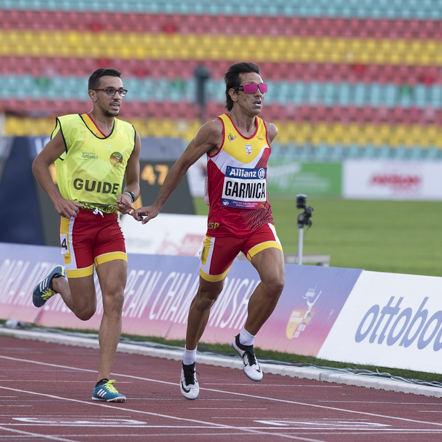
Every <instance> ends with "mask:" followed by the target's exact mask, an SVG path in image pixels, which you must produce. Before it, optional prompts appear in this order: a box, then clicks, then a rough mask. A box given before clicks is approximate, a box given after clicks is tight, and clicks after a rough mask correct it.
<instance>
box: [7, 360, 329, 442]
mask: <svg viewBox="0 0 442 442" xmlns="http://www.w3.org/2000/svg"><path fill="white" fill-rule="evenodd" d="M0 357H2V356H0ZM76 370H78V369H76ZM87 371H89V370H87ZM118 376H120V375H118ZM161 382H162V383H167V384H171V385H176V384H174V383H172V382H163V381H161ZM0 389H3V390H9V391H15V392H17V393H25V394H31V395H35V396H43V397H46V398H51V399H57V400H61V401H69V402H75V403H77V404H82V405H92V406H98V407H104V408H110V409H112V410H114V411H115V405H109V404H107V403H102V402H88V401H82V400H79V399H72V398H66V397H61V396H55V395H53V394H47V393H38V392H34V391H27V390H21V389H18V388H10V387H3V386H0ZM118 408H119V410H124V411H125V412H132V413H137V414H143V415H148V416H155V417H162V418H165V419H172V420H177V421H186V422H193V423H196V424H200V425H206V426H211V427H213V428H218V429H227V430H236V431H239V432H245V433H253V434H260V435H261V434H262V435H269V434H271V435H272V436H274V437H282V438H286V439H295V440H302V441H305V442H325V441H322V440H319V439H311V438H304V437H298V436H292V435H286V434H282V433H281V434H275V433H269V432H267V431H260V430H251V429H248V428H242V427H235V426H233V425H224V424H216V423H214V422H205V421H202V420H197V419H188V418H182V417H177V416H172V415H167V414H161V413H153V412H150V411H142V410H134V409H131V408H124V407H123V406H120V407H118Z"/></svg>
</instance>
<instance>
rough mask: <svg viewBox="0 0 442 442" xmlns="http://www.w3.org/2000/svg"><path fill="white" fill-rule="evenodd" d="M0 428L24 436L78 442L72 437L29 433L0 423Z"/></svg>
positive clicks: (62, 441)
mask: <svg viewBox="0 0 442 442" xmlns="http://www.w3.org/2000/svg"><path fill="white" fill-rule="evenodd" d="M0 430H4V431H10V432H11V433H18V434H22V435H24V436H32V437H37V438H43V439H48V440H58V441H60V442H78V441H76V440H74V439H66V438H64V437H57V436H49V435H46V434H40V433H30V432H29V431H23V430H14V429H13V428H6V427H3V426H1V425H0Z"/></svg>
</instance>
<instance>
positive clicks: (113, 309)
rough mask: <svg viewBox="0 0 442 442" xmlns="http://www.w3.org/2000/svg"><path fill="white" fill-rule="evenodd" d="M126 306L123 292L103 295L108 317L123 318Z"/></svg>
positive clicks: (104, 307) (105, 311) (104, 308)
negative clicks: (124, 306)
mask: <svg viewBox="0 0 442 442" xmlns="http://www.w3.org/2000/svg"><path fill="white" fill-rule="evenodd" d="M123 305H124V292H123V291H122V290H120V291H115V292H113V293H109V294H105V295H103V310H104V313H105V314H107V315H109V314H110V315H115V316H121V314H122V311H123Z"/></svg>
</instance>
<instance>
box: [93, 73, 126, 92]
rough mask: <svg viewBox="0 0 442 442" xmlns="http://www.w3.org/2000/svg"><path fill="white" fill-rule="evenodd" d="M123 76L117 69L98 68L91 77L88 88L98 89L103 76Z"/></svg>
mask: <svg viewBox="0 0 442 442" xmlns="http://www.w3.org/2000/svg"><path fill="white" fill-rule="evenodd" d="M106 76H107V77H118V78H120V77H121V72H120V71H117V70H116V69H97V70H96V71H95V72H94V73H93V74H92V75H91V76H90V77H89V83H88V89H98V87H99V86H100V78H101V77H106Z"/></svg>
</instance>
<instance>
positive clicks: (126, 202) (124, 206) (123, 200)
mask: <svg viewBox="0 0 442 442" xmlns="http://www.w3.org/2000/svg"><path fill="white" fill-rule="evenodd" d="M116 207H117V210H118V211H119V212H121V213H123V214H128V213H131V212H133V210H134V208H133V207H132V198H131V197H130V196H129V195H128V194H127V193H122V194H121V195H118V196H117V205H116Z"/></svg>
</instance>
